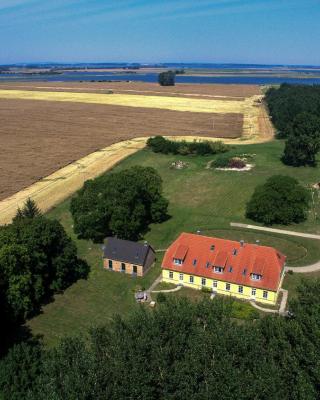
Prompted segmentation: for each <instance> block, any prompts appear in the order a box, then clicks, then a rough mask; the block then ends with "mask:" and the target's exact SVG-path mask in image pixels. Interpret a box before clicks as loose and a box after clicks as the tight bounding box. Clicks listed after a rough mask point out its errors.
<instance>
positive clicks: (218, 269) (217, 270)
mask: <svg viewBox="0 0 320 400" xmlns="http://www.w3.org/2000/svg"><path fill="white" fill-rule="evenodd" d="M214 272H216V273H217V274H222V272H223V268H222V267H214Z"/></svg>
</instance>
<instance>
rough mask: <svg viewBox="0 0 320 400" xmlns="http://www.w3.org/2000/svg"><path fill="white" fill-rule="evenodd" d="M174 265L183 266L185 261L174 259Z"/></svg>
mask: <svg viewBox="0 0 320 400" xmlns="http://www.w3.org/2000/svg"><path fill="white" fill-rule="evenodd" d="M173 263H174V264H175V265H182V263H183V261H182V260H180V259H179V258H174V259H173Z"/></svg>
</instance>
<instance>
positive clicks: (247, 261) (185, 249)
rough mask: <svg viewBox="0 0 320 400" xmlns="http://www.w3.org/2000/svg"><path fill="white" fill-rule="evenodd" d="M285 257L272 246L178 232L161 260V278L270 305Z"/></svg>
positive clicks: (279, 285) (280, 277)
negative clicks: (176, 237) (178, 234)
mask: <svg viewBox="0 0 320 400" xmlns="http://www.w3.org/2000/svg"><path fill="white" fill-rule="evenodd" d="M285 259H286V257H285V256H284V255H283V254H281V253H280V252H278V251H277V250H276V249H274V248H272V247H267V246H260V245H258V244H249V243H244V242H243V241H241V242H235V241H231V240H224V239H218V238H212V237H208V236H202V235H195V234H189V233H182V234H181V235H180V236H179V237H178V239H177V240H176V241H175V242H173V243H172V244H171V246H170V247H169V248H168V250H167V252H166V254H165V257H164V259H163V263H162V278H163V281H164V282H170V283H175V284H181V285H183V286H187V287H191V288H194V289H202V288H207V289H209V290H211V291H212V292H215V293H217V294H224V295H231V296H235V297H237V298H240V299H243V300H254V301H257V302H259V303H265V304H270V305H274V304H275V303H276V301H277V297H278V293H279V289H280V287H281V282H282V278H283V271H284V265H285Z"/></svg>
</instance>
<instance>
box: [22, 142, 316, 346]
mask: <svg viewBox="0 0 320 400" xmlns="http://www.w3.org/2000/svg"><path fill="white" fill-rule="evenodd" d="M282 148H283V143H281V142H280V141H274V142H270V143H266V144H259V145H241V146H235V147H234V148H233V150H232V153H233V154H243V153H246V154H248V153H250V154H255V156H254V159H253V163H254V164H255V165H256V166H255V168H254V169H253V170H252V171H250V172H226V171H215V170H210V169H206V168H205V167H206V165H207V163H208V162H209V161H210V160H212V159H213V158H214V157H212V156H211V157H198V156H187V157H183V156H172V155H163V154H154V153H151V152H150V151H148V150H142V151H140V152H138V153H136V154H134V155H133V156H130V157H129V158H127V159H126V160H124V161H123V162H122V163H120V164H119V165H118V166H116V167H115V170H120V169H124V168H128V167H130V166H132V165H143V166H152V167H154V168H156V169H157V171H158V172H159V173H160V175H161V176H162V178H163V181H164V193H165V196H166V197H167V198H168V199H169V201H170V207H169V213H170V215H171V218H170V219H169V220H168V221H166V222H164V223H163V224H159V225H152V226H150V230H149V232H147V233H146V235H145V237H144V238H143V239H146V240H148V241H149V243H151V244H152V245H153V246H154V247H155V248H156V249H165V248H166V247H167V246H168V245H169V244H170V243H171V242H172V240H174V239H175V238H176V237H177V236H178V235H179V233H180V232H182V231H188V232H196V231H197V230H198V229H200V230H201V231H202V232H203V233H204V234H208V235H212V236H218V237H223V238H230V239H234V240H240V239H244V240H246V241H249V242H254V241H255V240H257V239H259V240H260V243H261V244H264V245H271V246H275V247H277V248H278V249H279V250H280V251H282V252H283V253H285V254H286V255H287V256H288V264H289V265H290V266H293V267H294V266H299V265H306V264H309V263H312V262H315V261H318V260H319V259H320V246H319V244H320V243H319V241H315V240H307V239H300V238H297V237H288V236H284V235H274V234H267V233H262V232H254V231H249V230H241V229H231V228H230V222H231V221H233V222H250V223H252V221H248V220H246V219H245V217H244V209H245V204H246V202H247V200H248V199H249V198H250V196H251V194H252V192H253V190H254V188H255V186H256V185H258V184H261V183H263V182H264V181H265V180H266V179H267V178H268V177H269V176H271V175H273V174H276V173H278V174H286V175H291V176H294V177H296V178H297V179H299V180H300V181H301V183H303V184H304V185H310V184H311V183H315V182H317V181H319V168H298V169H297V168H292V167H286V166H284V165H283V164H282V163H281V162H280V161H279V157H280V154H281V152H282ZM179 158H183V160H185V161H187V162H188V163H189V167H188V168H187V169H184V170H175V169H170V168H169V166H170V164H171V162H173V161H175V160H178V159H179ZM315 198H316V201H315V210H316V211H317V212H320V206H319V198H318V196H316V197H315ZM69 204H70V201H65V202H64V203H62V204H61V205H59V206H58V207H56V208H55V209H54V210H52V211H51V212H50V213H49V214H48V215H49V216H50V217H51V218H57V219H58V220H60V221H61V222H62V224H63V225H64V226H65V228H66V230H67V232H68V233H69V234H70V235H71V236H72V237H73V239H75V240H76V243H77V245H78V248H79V255H80V256H81V257H83V258H84V259H86V260H87V261H88V263H89V264H90V266H91V273H90V276H89V278H88V280H87V281H80V282H77V283H76V284H74V285H73V286H72V287H70V288H69V289H68V290H66V291H65V293H64V294H61V295H57V296H55V299H54V302H52V303H50V304H48V305H47V306H45V307H44V308H43V313H42V314H40V315H39V316H37V317H35V318H33V319H32V320H31V321H29V323H28V324H29V326H30V327H31V328H32V330H33V332H34V333H35V334H40V335H43V336H44V339H45V342H46V343H48V344H52V343H55V342H56V340H57V338H59V337H62V336H64V335H66V334H73V333H78V332H82V331H85V330H86V329H87V328H88V327H90V326H92V325H95V324H99V323H103V322H106V321H108V319H109V318H110V317H111V316H112V315H113V314H114V313H121V314H125V313H130V312H132V311H133V310H134V309H135V308H136V307H137V305H136V303H135V301H134V290H135V288H137V287H148V286H149V285H150V284H151V283H152V282H153V280H154V279H155V278H156V277H157V276H158V275H159V274H160V264H161V257H162V256H163V254H164V253H162V252H161V253H158V254H157V255H158V258H159V259H158V261H157V264H156V267H155V268H153V269H152V270H150V271H149V272H148V274H147V275H146V276H145V277H144V278H131V277H129V276H126V275H124V274H118V273H114V272H110V271H104V270H103V269H102V251H101V248H100V246H99V245H95V244H93V243H91V242H88V241H83V240H77V239H76V237H75V235H74V233H73V229H72V218H71V215H70V213H69ZM285 229H292V230H297V231H304V232H313V233H319V234H320V227H319V220H315V218H314V213H313V212H312V213H310V216H309V218H308V220H307V221H306V222H305V223H303V224H300V225H297V226H291V227H289V228H288V227H286V228H285ZM293 277H294V278H293ZM300 277H301V275H299V276H298V274H294V275H293V276H290V278H291V281H290V280H288V283H286V284H288V285H291V286H294V287H295V285H296V284H297V283H298V281H299V279H301V278H300ZM293 279H294V280H293ZM291 290H292V289H290V291H291ZM177 293H180V292H177ZM181 294H182V291H181ZM199 294H200V293H199ZM194 295H196V294H195V293H194Z"/></svg>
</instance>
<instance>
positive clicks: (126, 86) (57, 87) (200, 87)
mask: <svg viewBox="0 0 320 400" xmlns="http://www.w3.org/2000/svg"><path fill="white" fill-rule="evenodd" d="M0 89H14V90H37V91H48V90H49V91H64V92H82V93H101V92H102V93H104V92H107V91H108V90H112V91H113V92H114V93H128V94H129V93H132V94H141V95H152V96H163V95H165V96H174V97H181V96H186V97H192V98H203V97H205V98H206V97H207V98H216V99H222V100H225V101H228V100H238V101H241V100H244V99H245V98H247V97H251V96H255V95H260V94H261V91H260V88H259V86H257V85H221V84H215V85H212V84H183V83H179V84H178V85H176V86H174V87H170V86H167V87H166V86H159V85H157V84H155V83H147V82H15V83H11V82H10V83H5V82H0Z"/></svg>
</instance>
